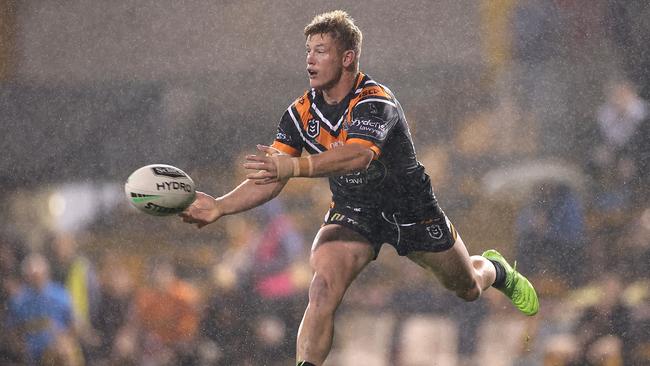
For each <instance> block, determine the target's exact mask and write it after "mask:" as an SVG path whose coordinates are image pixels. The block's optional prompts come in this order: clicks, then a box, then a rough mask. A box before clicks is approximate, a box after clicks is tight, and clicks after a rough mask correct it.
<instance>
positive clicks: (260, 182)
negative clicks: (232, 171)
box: [255, 177, 278, 185]
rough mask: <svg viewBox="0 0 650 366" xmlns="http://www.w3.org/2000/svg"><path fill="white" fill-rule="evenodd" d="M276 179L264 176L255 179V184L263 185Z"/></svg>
mask: <svg viewBox="0 0 650 366" xmlns="http://www.w3.org/2000/svg"><path fill="white" fill-rule="evenodd" d="M277 181H278V179H277V178H276V177H273V178H264V179H258V180H256V181H255V184H257V185H265V184H270V183H275V182H277Z"/></svg>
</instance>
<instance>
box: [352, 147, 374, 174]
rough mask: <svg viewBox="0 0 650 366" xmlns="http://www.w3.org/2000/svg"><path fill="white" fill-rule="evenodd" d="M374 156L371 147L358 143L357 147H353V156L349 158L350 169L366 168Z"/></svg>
mask: <svg viewBox="0 0 650 366" xmlns="http://www.w3.org/2000/svg"><path fill="white" fill-rule="evenodd" d="M374 158H375V153H374V152H373V151H372V150H371V149H369V148H366V147H363V146H360V145H358V147H355V154H354V158H353V159H352V160H351V162H352V164H351V165H352V166H351V169H350V170H351V171H360V170H366V169H368V167H369V166H370V163H371V162H372V159H374Z"/></svg>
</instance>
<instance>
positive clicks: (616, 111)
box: [589, 80, 650, 210]
mask: <svg viewBox="0 0 650 366" xmlns="http://www.w3.org/2000/svg"><path fill="white" fill-rule="evenodd" d="M649 107H650V106H649V105H648V103H647V102H646V101H644V100H643V99H641V98H640V97H639V95H638V94H637V92H636V90H635V88H634V86H633V85H632V84H631V83H630V82H629V81H627V80H622V81H616V82H613V83H610V84H609V85H608V86H607V88H606V101H605V103H604V104H603V105H601V106H600V108H599V109H598V112H597V118H596V119H597V123H598V126H597V136H596V142H595V143H594V144H593V149H592V151H591V158H590V162H589V170H590V172H591V173H592V174H593V175H594V176H595V177H596V179H597V183H598V187H599V188H600V187H602V188H603V189H602V191H601V190H600V189H597V190H596V195H597V197H598V199H597V200H598V203H599V205H600V206H601V208H604V209H607V210H612V209H625V208H626V207H627V206H628V205H630V204H631V203H632V202H633V200H634V199H635V198H639V197H644V196H643V193H642V192H639V191H636V190H639V189H644V186H645V185H647V183H648V174H649V168H650V167H649V166H648V160H649V157H650V147H648V141H649V139H650V108H649ZM635 193H636V196H637V197H635Z"/></svg>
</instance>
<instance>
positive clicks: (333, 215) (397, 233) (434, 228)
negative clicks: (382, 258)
mask: <svg viewBox="0 0 650 366" xmlns="http://www.w3.org/2000/svg"><path fill="white" fill-rule="evenodd" d="M327 224H337V225H341V226H345V227H347V228H349V229H352V230H354V231H355V232H357V233H359V234H361V235H362V236H363V237H364V238H366V239H367V240H368V241H369V242H370V244H372V246H373V248H374V250H375V258H377V256H378V255H379V250H380V249H381V246H382V245H383V244H384V243H387V244H390V245H392V246H393V247H395V250H397V254H399V255H401V256H404V255H407V254H409V253H411V252H415V251H424V252H442V251H445V250H447V249H449V248H451V247H452V246H453V245H454V243H455V242H456V238H457V237H458V234H457V232H456V229H455V228H454V226H453V225H452V223H451V222H450V221H449V219H448V218H447V216H446V215H445V213H444V212H443V211H442V209H440V207H439V206H438V205H437V204H436V205H434V206H432V207H431V208H430V209H428V210H426V211H424V212H423V213H421V214H419V215H418V216H416V217H412V216H407V215H405V214H403V213H401V212H383V211H381V210H380V209H377V208H367V207H354V206H351V205H347V204H341V203H335V202H332V204H331V205H330V209H329V211H327V215H325V220H324V224H323V225H327Z"/></svg>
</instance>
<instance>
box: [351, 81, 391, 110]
mask: <svg viewBox="0 0 650 366" xmlns="http://www.w3.org/2000/svg"><path fill="white" fill-rule="evenodd" d="M361 75H362V77H361V78H360V80H359V81H358V82H357V84H358V85H357V87H356V89H355V98H354V99H353V102H354V104H355V105H359V104H364V103H370V102H375V103H380V104H388V105H392V106H395V96H394V95H393V93H392V92H391V91H390V89H389V88H388V87H387V86H386V85H384V84H381V83H379V82H377V81H376V80H374V79H372V78H371V77H370V76H368V75H365V74H361Z"/></svg>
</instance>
